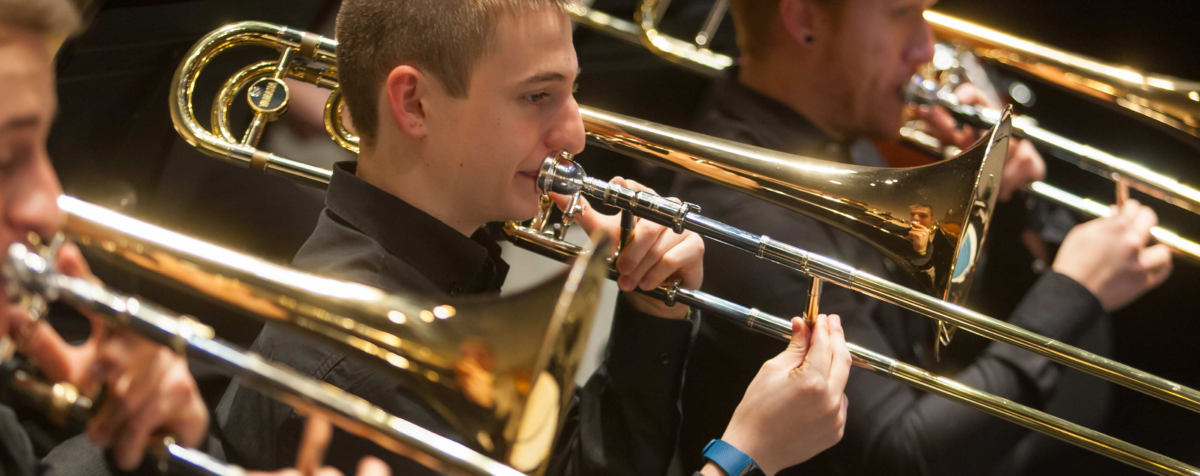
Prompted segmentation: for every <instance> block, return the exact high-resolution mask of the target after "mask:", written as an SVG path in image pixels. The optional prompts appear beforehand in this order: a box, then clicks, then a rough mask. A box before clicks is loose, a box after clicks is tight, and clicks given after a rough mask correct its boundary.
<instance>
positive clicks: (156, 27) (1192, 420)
mask: <svg viewBox="0 0 1200 476" xmlns="http://www.w3.org/2000/svg"><path fill="white" fill-rule="evenodd" d="M632 3H633V2H631V1H629V0H617V1H606V0H598V3H597V7H598V8H599V9H602V10H604V11H607V12H610V13H612V14H614V15H618V16H621V17H623V18H632V16H631V10H632ZM709 3H710V2H708V1H694V0H693V1H687V2H685V1H683V0H677V1H676V2H675V4H676V5H674V6H673V7H672V10H671V11H670V12H669V16H668V20H667V21H666V23H665V25H664V29H665V30H667V31H668V32H677V33H678V35H679V36H682V37H690V36H691V35H693V34H694V32H695V29H696V28H697V27H698V25H699V22H700V21H702V20H703V16H704V12H705V9H706V7H707V4H709ZM333 8H335V4H334V3H332V2H325V1H319V0H309V1H300V0H256V1H252V2H251V1H235V0H224V1H211V0H210V1H149V0H141V1H138V0H125V1H122V0H109V1H107V2H103V3H101V4H100V6H99V8H98V10H97V13H96V16H95V18H94V19H93V20H92V24H91V27H90V28H89V29H88V30H87V31H86V32H85V33H84V34H83V35H82V36H80V37H79V38H77V39H75V40H73V41H71V42H69V43H68V44H67V45H66V46H65V47H64V50H63V51H62V52H61V53H60V63H59V66H58V69H59V93H60V113H59V118H58V122H57V124H56V126H55V130H54V132H53V134H52V137H51V141H50V147H51V154H52V156H53V157H54V160H55V163H56V166H57V167H58V170H59V172H60V175H61V176H62V178H63V183H64V187H65V189H66V191H67V192H68V193H71V194H75V195H78V196H80V197H81V198H84V199H87V200H91V201H96V202H100V203H106V204H115V203H117V202H119V201H121V200H124V199H127V198H129V197H136V204H135V205H133V206H130V207H127V208H126V209H125V211H126V212H127V213H131V214H133V215H135V216H138V217H141V218H144V219H147V220H150V221H152V222H155V223H159V224H162V225H164V226H167V227H170V228H173V229H177V230H180V231H182V232H185V233H189V234H193V235H196V236H198V237H200V238H202V239H207V240H211V241H214V242H217V243H219V244H223V245H225V246H229V247H232V248H235V249H239V250H243V251H246V252H249V253H252V254H256V255H260V256H265V257H267V258H268V259H272V260H275V261H278V262H286V261H287V260H288V259H289V258H290V257H291V256H292V255H293V254H294V252H295V251H296V249H297V248H298V247H299V246H300V244H301V243H303V240H304V239H305V238H306V237H307V235H308V232H309V230H311V228H312V226H313V225H314V224H315V220H316V216H317V213H318V212H319V211H320V209H321V195H320V194H319V193H316V192H314V191H312V190H307V189H304V188H303V187H301V186H297V185H294V184H291V183H288V182H286V181H284V180H283V179H278V178H274V177H268V176H265V175H263V174H259V173H254V172H250V171H247V170H243V169H239V168H235V167H232V166H229V165H226V164H221V163H219V162H217V161H215V160H213V159H210V158H208V157H206V156H203V155H201V154H199V153H198V152H195V151H194V150H192V149H191V147H189V146H187V144H185V143H183V142H182V141H181V140H180V139H179V138H178V136H177V135H176V134H175V132H174V130H173V128H172V125H171V121H170V117H169V114H168V112H167V99H166V98H167V96H166V95H167V88H168V85H169V83H170V80H171V76H172V74H173V73H174V70H175V68H176V66H177V65H178V63H179V60H180V58H181V57H182V55H183V53H184V52H185V51H186V50H187V49H188V48H189V47H190V46H191V45H192V44H193V43H194V42H195V41H196V40H197V39H199V38H200V36H202V35H203V34H205V33H207V32H209V31H211V30H213V29H215V28H217V27H219V26H221V25H223V24H226V23H228V22H232V21H238V20H250V19H254V20H263V21H271V22H276V23H283V24H287V25H290V26H293V27H297V28H305V29H312V28H313V27H314V25H316V24H318V23H319V21H320V19H321V18H322V16H324V15H329V14H331V12H333V11H334V10H333ZM936 9H937V10H939V11H942V12H944V13H947V14H951V15H955V16H959V17H962V18H965V19H969V20H972V21H975V22H977V23H981V24H984V25H987V26H990V27H992V28H996V29H1000V30H1004V31H1007V32H1009V33H1012V34H1015V35H1018V36H1022V37H1026V38H1028V39H1031V40H1034V41H1038V42H1041V43H1044V44H1048V45H1052V46H1054V47H1057V48H1060V49H1064V50H1067V51H1072V52H1076V53H1079V54H1083V55H1087V56H1091V57H1094V58H1097V59H1100V60H1102V61H1105V62H1109V63H1117V64H1124V65H1130V66H1133V67H1136V68H1141V69H1145V70H1148V71H1153V72H1158V73H1163V74H1168V75H1173V76H1179V77H1183V78H1189V79H1200V61H1197V60H1198V59H1200V3H1197V2H1191V1H1183V0H1179V1H1163V0H1150V1H1141V2H1128V1H1121V2H1118V1H1114V0H1097V1H1089V2H1080V1H1073V2H1072V1H1067V2H1064V1H1044V0H1043V1H1034V0H1011V1H1003V2H1001V1H992V2H979V1H966V0H943V1H942V2H941V3H940V4H939V5H938V6H937V7H936ZM722 31H723V33H722V35H721V36H719V37H718V40H717V49H718V50H722V51H725V52H732V51H731V50H732V38H731V31H732V25H731V22H729V21H728V20H727V21H726V22H725V24H724V28H723V30H722ZM576 46H577V50H578V52H579V56H580V62H581V66H582V67H583V70H584V74H583V76H582V77H581V78H580V91H579V94H578V99H579V101H580V103H582V104H586V105H589V106H594V107H598V108H602V109H609V110H613V111H616V112H620V113H623V114H627V115H633V116H638V117H642V118H646V119H649V120H653V121H657V122H662V123H666V124H669V125H675V126H680V127H686V126H687V125H688V123H689V120H690V118H691V115H692V114H693V113H694V112H695V108H696V107H697V105H698V103H699V101H700V99H701V97H702V95H703V93H704V91H705V89H706V88H707V87H708V85H709V84H710V80H709V79H707V78H704V77H701V76H699V75H697V74H694V73H690V72H688V71H686V70H683V69H681V68H678V67H675V66H672V65H670V64H668V63H666V62H664V61H662V60H660V59H658V58H656V57H654V56H653V55H651V54H650V53H647V52H645V51H643V50H641V49H640V48H639V47H636V46H634V45H630V44H626V43H622V42H620V41H617V40H613V39H610V38H607V37H604V36H603V35H598V34H596V33H594V32H591V31H588V30H585V29H582V28H581V29H579V30H578V31H577V33H576ZM264 55H266V56H273V55H274V54H273V53H271V52H269V51H267V50H261V51H253V50H250V51H246V52H237V53H228V54H226V55H224V56H225V57H223V58H222V60H221V61H217V62H215V63H214V66H212V68H211V69H210V70H208V73H207V74H206V76H204V77H205V78H209V80H208V82H207V83H206V84H202V85H201V87H200V88H199V89H198V93H197V97H198V98H199V100H198V101H197V102H196V104H197V109H198V114H197V115H198V116H200V117H207V108H206V106H205V105H206V104H208V101H209V99H206V97H211V94H212V93H213V90H215V88H216V85H217V84H216V83H218V82H219V81H222V80H224V78H225V77H226V76H227V75H228V73H229V72H231V71H232V70H233V69H234V68H237V67H241V66H243V65H245V64H247V62H246V61H248V59H249V58H254V59H259V58H263V57H265V56H264ZM1026 82H1027V83H1028V84H1030V85H1031V86H1032V87H1033V89H1034V91H1035V93H1036V94H1037V98H1038V101H1037V104H1036V105H1035V106H1034V107H1033V108H1032V109H1030V110H1028V111H1025V112H1028V113H1029V114H1031V115H1035V117H1037V118H1038V119H1039V120H1040V121H1041V124H1042V125H1043V126H1044V127H1047V128H1048V129H1050V130H1053V131H1055V132H1057V133H1060V134H1062V135H1065V136H1067V137H1071V138H1074V139H1076V140H1079V141H1081V142H1085V143H1089V144H1091V145H1094V146H1096V147H1099V148H1101V149H1104V150H1107V151H1109V152H1112V153H1114V154H1116V155H1119V156H1124V157H1129V158H1134V159H1137V160H1139V161H1141V162H1143V163H1145V164H1146V165H1148V166H1150V167H1152V168H1154V169H1156V170H1158V171H1161V172H1164V173H1166V174H1167V175H1171V176H1174V177H1177V178H1179V179H1180V180H1181V181H1183V182H1184V183H1188V184H1193V185H1194V184H1200V164H1198V163H1197V161H1196V159H1197V157H1200V152H1198V151H1197V149H1195V148H1192V147H1190V146H1187V145H1184V144H1182V143H1181V142H1178V141H1176V140H1173V139H1172V138H1170V136H1168V135H1166V134H1163V133H1162V132H1161V131H1159V130H1157V129H1155V128H1153V127H1150V126H1147V125H1146V124H1144V123H1142V122H1139V121H1136V120H1133V119H1130V118H1128V117H1125V116H1123V115H1122V114H1120V113H1117V112H1114V111H1112V110H1110V109H1107V108H1105V107H1103V106H1100V105H1097V104H1094V103H1091V102H1088V101H1084V100H1081V99H1079V98H1077V97H1076V96H1073V95H1070V94H1065V93H1063V92H1062V91H1060V90H1058V89H1056V88H1054V87H1053V86H1048V85H1043V84H1039V83H1037V82H1036V81H1026ZM243 123H244V120H243ZM268 131H269V129H268ZM268 133H269V132H268ZM581 160H583V161H584V162H585V163H586V165H587V166H588V170H589V172H591V173H592V174H593V175H596V176H599V177H605V178H607V177H608V176H611V175H613V174H616V173H622V174H626V175H631V174H632V175H635V176H638V177H640V178H642V179H644V180H645V181H647V182H649V183H651V184H652V185H657V186H658V188H659V190H660V191H663V190H665V188H666V186H665V185H663V184H665V183H667V181H668V180H669V178H670V177H669V174H666V173H665V172H662V171H652V170H645V169H637V168H633V167H632V166H631V165H630V164H628V163H627V162H624V161H622V160H621V159H619V158H615V157H611V156H606V155H603V154H601V153H598V152H592V153H589V154H585V156H584V157H582V158H581ZM1047 161H1048V165H1049V166H1050V177H1051V182H1052V183H1055V184H1057V185H1059V186H1061V187H1063V188H1066V189H1068V190H1071V191H1073V192H1076V193H1078V194H1083V195H1086V196H1090V197H1092V198H1096V199H1098V200H1101V201H1111V200H1112V185H1111V183H1110V182H1107V181H1104V180H1103V179H1100V178H1098V177H1095V176H1093V175H1091V174H1088V173H1086V172H1082V171H1080V170H1078V169H1074V168H1072V166H1070V165H1066V164H1064V163H1061V162H1059V161H1055V160H1053V159H1048V160H1047ZM683 198H685V199H686V197H683ZM1153 205H1154V207H1155V208H1156V210H1158V211H1159V212H1160V216H1161V218H1162V221H1163V222H1164V224H1167V225H1169V226H1170V227H1172V228H1173V229H1175V230H1176V231H1179V232H1182V233H1183V234H1184V235H1185V236H1193V237H1196V236H1200V217H1196V216H1194V215H1190V214H1187V213H1184V212H1181V211H1180V210H1179V209H1177V208H1175V207H1171V206H1167V205H1163V204H1161V203H1153ZM1020 208H1022V207H1021V206H1011V207H1010V211H1009V212H1008V213H1005V214H1003V215H1002V216H1001V217H999V218H998V219H997V220H998V222H997V223H996V225H995V227H996V230H998V231H997V233H996V234H993V237H992V238H990V239H989V240H990V243H991V245H990V246H992V248H993V249H992V250H991V254H992V255H993V256H1003V257H1004V259H1003V260H995V259H993V260H992V262H993V263H996V262H997V261H1001V262H1000V263H999V264H993V265H990V267H989V270H988V272H987V273H986V274H985V275H984V276H982V277H981V278H980V280H979V281H977V284H976V288H975V291H974V294H975V296H977V297H978V300H979V301H980V303H979V307H980V309H981V310H983V311H985V312H986V313H988V314H989V315H994V316H1002V315H1007V312H1006V310H1005V309H1006V308H1011V307H1012V306H1014V305H1015V303H1016V300H1017V299H1018V298H1019V296H1020V294H1021V292H1022V289H1023V288H1024V287H1026V286H1028V284H1029V279H1031V277H1032V274H1031V272H1029V271H1028V270H1029V269H1030V268H1029V265H1030V259H1031V258H1030V257H1029V256H1028V254H1027V253H1023V251H1022V250H1020V249H1019V248H1013V247H1012V246H1009V247H1007V248H1005V247H1004V245H1003V244H1002V243H1001V242H1004V243H1009V244H1011V243H1013V242H1014V241H1013V240H1014V239H1015V238H1011V237H1010V238H1005V237H1004V236H1003V233H1002V232H1003V231H1004V230H1005V229H1008V230H1010V231H1011V230H1014V229H1019V228H1020V226H1021V221H1020V219H1021V215H1022V213H1020V210H1019V209H1020ZM1006 220H1007V222H1006ZM998 243H1001V244H998ZM100 272H101V273H104V272H105V271H104V270H103V269H101V270H100ZM1198 283H1200V268H1198V267H1196V266H1194V265H1190V264H1187V263H1184V262H1177V264H1176V269H1175V273H1174V275H1173V276H1172V278H1171V280H1170V281H1169V282H1168V284H1166V285H1164V286H1163V287H1161V288H1160V289H1158V290H1156V291H1154V292H1152V293H1150V294H1149V295H1148V296H1146V297H1145V298H1143V299H1142V300H1141V301H1139V302H1138V303H1137V304H1135V305H1133V306H1130V307H1129V308H1127V309H1125V310H1123V311H1121V312H1119V313H1117V314H1116V315H1115V316H1114V322H1115V324H1114V334H1115V336H1116V359H1117V360H1119V361H1121V362H1124V363H1127V364H1130V365H1132V366H1134V367H1137V368H1139V369H1143V370H1146V371H1149V372H1151V373H1154V374H1157V375H1159V376H1162V377H1165V378H1168V379H1173V380H1176V381H1178V382H1180V383H1182V384H1184V385H1188V386H1191V387H1193V388H1195V387H1200V366H1198V365H1197V364H1196V362H1197V359H1196V352H1195V350H1194V349H1195V348H1196V342H1195V337H1196V336H1197V335H1200V332H1198V331H1200V326H1198V325H1197V324H1196V323H1195V321H1196V318H1197V312H1196V307H1197V306H1196V303H1197V296H1196V293H1195V291H1196V290H1197V288H1198V286H1197V284H1198ZM126 287H128V288H130V290H133V291H137V292H141V293H143V294H146V295H149V296H151V297H152V298H154V299H157V300H159V301H163V303H164V304H167V305H168V306H170V307H173V308H176V309H178V310H180V311H182V312H189V313H191V314H193V315H199V316H206V315H220V313H218V312H206V308H205V305H203V304H200V303H195V302H192V301H190V300H186V299H183V298H182V297H180V296H174V295H172V294H171V293H170V292H168V291H167V290H165V289H162V288H161V286H156V285H154V284H152V283H144V282H143V283H138V282H136V281H134V282H130V283H129V284H127V285H126ZM210 323H212V324H214V325H215V326H216V327H217V328H218V334H219V335H222V336H225V337H226V338H228V339H230V340H233V341H235V342H239V343H242V344H243V345H248V343H249V341H250V340H251V339H252V338H253V336H254V335H255V334H256V333H257V326H254V325H248V324H246V323H244V322H241V321H231V322H225V321H221V320H219V319H217V320H215V322H212V320H210ZM960 335H961V334H960ZM964 340H966V341H968V343H967V344H964V345H966V346H967V347H970V345H971V344H970V342H969V339H964ZM213 388H214V389H216V390H220V388H219V385H214V386H213ZM216 390H214V392H215V391H216ZM1197 429H1200V415H1196V414H1194V413H1189V412H1187V411H1185V410H1182V409H1179V408H1177V407H1174V406H1171V405H1169V404H1166V403H1163V402H1159V401H1155V400H1153V399H1150V398H1148V397H1143V396H1141V395H1140V394H1136V393H1134V392H1132V391H1126V390H1122V391H1120V392H1119V394H1118V400H1117V411H1116V412H1115V414H1114V420H1113V422H1112V423H1111V425H1110V426H1109V427H1108V428H1106V429H1105V430H1106V431H1108V432H1110V433H1111V434H1113V435H1114V436H1116V437H1118V438H1122V439H1125V440H1128V441H1131V442H1134V443H1136V444H1139V445H1141V446H1144V447H1146V448H1147V449H1151V450H1154V451H1159V452H1162V453H1164V454H1167V455H1169V456H1172V457H1175V458H1178V459H1180V460H1183V461H1185V462H1189V463H1191V464H1194V465H1196V464H1200V439H1198V438H1196V437H1195V436H1194V435H1195V434H1196V430H1197ZM1081 453H1082V452H1081ZM1069 471H1070V473H1083V472H1085V471H1087V472H1091V473H1094V474H1129V473H1133V472H1134V471H1133V470H1132V469H1128V468H1127V467H1125V466H1121V465H1119V464H1115V463H1111V462H1108V461H1107V460H1105V459H1103V458H1100V457H1097V456H1094V455H1091V454H1081V455H1080V456H1079V458H1078V459H1077V465H1076V466H1074V467H1072V468H1071V469H1070V470H1069Z"/></svg>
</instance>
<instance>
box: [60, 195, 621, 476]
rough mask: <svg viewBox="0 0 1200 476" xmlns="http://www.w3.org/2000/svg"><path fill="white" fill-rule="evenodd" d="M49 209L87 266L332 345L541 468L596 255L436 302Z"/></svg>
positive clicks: (584, 317)
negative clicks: (520, 286)
mask: <svg viewBox="0 0 1200 476" xmlns="http://www.w3.org/2000/svg"><path fill="white" fill-rule="evenodd" d="M59 207H60V208H61V209H62V210H63V211H64V212H65V213H66V214H67V229H68V234H69V236H70V237H71V239H72V240H73V241H75V242H76V243H78V244H79V245H80V247H81V248H82V249H84V250H85V251H88V252H89V253H90V254H91V255H92V256H94V257H95V258H98V259H102V260H104V261H106V262H110V263H112V264H113V265H115V266H117V267H118V268H120V269H124V270H128V271H130V272H133V273H135V274H139V275H144V276H148V277H149V278H151V279H154V280H159V281H165V282H166V283H168V284H170V285H173V286H175V287H177V288H179V289H181V290H183V291H185V292H188V293H190V294H193V295H196V296H198V297H201V298H211V299H216V300H218V301H220V302H221V303H223V304H225V305H226V307H228V308H229V309H231V310H232V311H234V312H236V313H238V314H240V315H243V316H245V317H249V318H253V319H257V320H260V321H263V322H267V323H274V324H276V325H280V326H282V327H283V328H285V329H288V330H290V331H295V332H301V333H302V334H304V335H306V336H310V337H312V338H314V339H317V340H319V341H320V342H322V343H324V344H327V345H333V346H337V347H339V348H341V349H344V350H345V351H347V355H350V356H356V357H358V358H359V359H360V360H363V361H364V362H367V363H370V364H375V365H376V366H377V367H378V368H380V369H382V370H384V371H386V372H388V373H389V374H390V375H391V376H393V377H394V378H396V379H397V380H399V381H401V382H404V384H405V386H406V387H407V388H409V389H411V390H412V391H413V392H415V393H417V394H418V395H420V396H421V397H422V398H423V401H425V402H427V403H428V404H429V405H430V407H432V408H433V409H434V410H435V411H437V412H438V414H439V415H440V416H441V417H442V418H444V419H445V421H447V422H448V423H449V424H450V425H451V426H452V427H453V428H454V430H455V431H456V433H458V434H459V435H462V436H463V437H465V438H466V439H467V440H468V441H471V442H472V444H471V453H472V454H473V453H475V452H477V453H478V454H479V455H481V456H485V457H487V458H489V459H492V460H496V461H500V462H502V463H504V464H506V465H509V466H512V467H514V468H516V469H518V470H520V471H522V472H526V473H530V474H540V471H543V470H544V469H545V466H546V463H547V462H548V458H549V456H550V450H551V446H552V444H553V443H554V438H555V435H556V434H557V431H558V429H559V427H560V425H561V424H562V422H563V419H564V418H565V415H564V414H563V413H562V411H561V410H562V409H563V408H565V407H566V405H567V403H568V402H569V401H570V399H571V397H572V394H573V390H574V382H575V380H574V378H575V372H576V369H577V368H578V365H579V363H580V362H581V360H582V357H583V355H582V353H583V351H584V347H585V345H586V342H587V335H588V333H589V332H590V329H591V322H592V319H593V317H594V314H595V306H596V303H597V299H598V298H599V286H600V283H601V282H602V281H603V279H604V276H605V272H606V271H605V266H604V265H603V263H602V261H603V260H604V257H602V256H600V254H598V253H591V254H589V255H588V256H589V260H590V261H589V260H580V261H579V262H578V263H577V264H576V265H575V266H574V267H572V268H571V270H570V272H569V273H567V274H564V275H561V276H558V277H556V278H554V279H552V280H550V281H548V282H546V283H544V284H542V285H540V286H537V287H535V288H534V289H532V290H529V291H526V292H524V293H521V294H519V295H516V296H512V297H507V298H503V299H497V298H482V297H465V298H453V299H451V298H446V299H438V298H429V297H423V296H416V295H410V294H404V293H385V292H383V291H380V290H378V289H375V288H372V287H368V286H364V285H360V284H356V283H349V282H343V281H338V280H334V279H329V278H324V277H320V276H315V275H311V274H307V273H302V272H299V271H295V270H292V269H289V268H285V267H281V266H277V265H273V264H270V263H266V262H264V261H261V260H258V259H255V258H252V257H249V256H246V255H242V254H239V253H236V252H233V251H230V250H227V249H224V248H220V247H217V246H215V245H211V244H208V243H205V242H202V241H200V240H196V239H193V238H190V237H187V236H184V235H181V234H178V233H174V232H171V231H169V230H165V229H162V228H159V227H155V226H153V225H150V224H148V223H145V222H141V221H138V220H135V219H132V218H130V217H127V216H124V215H120V214H118V213H116V212H113V211H111V210H107V209H103V208H101V207H97V206H95V205H91V204H88V203H85V202H82V201H79V200H76V199H74V198H71V197H66V196H63V197H61V198H60V199H59ZM480 353H483V354H485V355H486V356H487V358H483V359H481V358H480V357H479V356H478V355H477V354H480ZM481 382H486V384H485V385H481V384H480V383H481ZM325 387H328V386H327V385H325ZM376 413H380V412H369V413H368V415H367V416H370V415H375V414H376ZM351 423H355V424H357V422H353V421H352V422H351ZM363 424H364V425H368V426H369V425H370V424H375V425H376V426H378V428H381V429H385V430H387V429H391V428H392V426H391V423H389V421H387V420H383V421H376V420H367V421H366V422H365V423H363ZM368 429H370V428H368ZM388 431H394V430H388ZM421 431H424V430H421ZM426 433H428V432H426ZM369 436H370V434H368V435H367V436H364V437H369ZM376 436H377V435H376ZM372 439H373V440H374V441H376V442H380V438H372ZM380 444H381V445H382V446H384V447H387V448H394V447H395V445H389V444H387V441H383V442H380ZM432 449H435V450H436V448H432ZM462 451H466V448H462ZM476 474H478V473H476ZM484 474H486V473H484Z"/></svg>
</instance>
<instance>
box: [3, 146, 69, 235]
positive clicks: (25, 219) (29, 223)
mask: <svg viewBox="0 0 1200 476" xmlns="http://www.w3.org/2000/svg"><path fill="white" fill-rule="evenodd" d="M35 161H36V164H34V165H33V169H32V170H31V171H30V172H31V176H30V177H28V179H27V180H21V181H19V182H18V183H19V185H17V186H16V187H15V188H14V189H12V190H10V192H9V193H10V194H11V195H10V196H9V200H8V203H9V205H8V208H7V210H5V212H6V213H5V214H6V216H5V225H6V226H7V227H9V229H10V230H9V231H11V232H14V233H13V234H12V235H11V236H15V237H24V236H25V235H26V234H28V233H30V232H33V233H37V234H38V235H40V236H42V237H45V238H50V237H53V236H54V235H55V234H57V233H58V232H59V231H60V230H61V229H62V217H61V215H60V212H59V209H58V196H59V195H61V194H62V187H61V186H60V185H59V183H58V177H57V176H56V175H55V174H54V169H53V168H51V166H50V161H49V159H48V158H46V157H44V156H43V157H39V158H37V159H35Z"/></svg>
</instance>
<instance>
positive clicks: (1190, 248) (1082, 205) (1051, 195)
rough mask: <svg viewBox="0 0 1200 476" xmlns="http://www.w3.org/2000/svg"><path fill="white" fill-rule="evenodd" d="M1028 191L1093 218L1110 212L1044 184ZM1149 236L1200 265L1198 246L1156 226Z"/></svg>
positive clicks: (1104, 207) (1032, 184)
mask: <svg viewBox="0 0 1200 476" xmlns="http://www.w3.org/2000/svg"><path fill="white" fill-rule="evenodd" d="M1028 190H1029V192H1030V193H1033V194H1034V195H1037V196H1039V197H1043V198H1047V199H1050V200H1052V201H1054V202H1055V203H1059V204H1062V205H1064V206H1066V207H1068V208H1071V209H1073V210H1075V211H1078V212H1081V213H1084V214H1087V215H1090V216H1093V217H1107V216H1109V215H1110V214H1111V213H1112V211H1111V210H1109V208H1108V207H1107V206H1104V204H1101V203H1099V202H1095V201H1092V200H1090V199H1087V198H1083V197H1080V196H1077V195H1074V194H1072V193H1070V192H1067V191H1066V190H1063V189H1060V188H1058V187H1055V186H1053V185H1050V184H1048V183H1045V182H1034V183H1031V184H1029V187H1028ZM1150 235H1151V236H1153V237H1154V239H1155V240H1158V242H1159V243H1162V244H1165V245H1167V246H1168V247H1170V248H1171V251H1173V252H1174V253H1175V256H1178V257H1181V258H1184V259H1186V260H1188V261H1190V262H1192V263H1193V264H1197V265H1200V244H1197V243H1196V242H1194V241H1191V240H1188V239H1187V238H1184V237H1182V236H1179V234H1178V233H1175V232H1173V231H1171V230H1168V229H1166V228H1163V227H1161V226H1156V227H1154V228H1151V229H1150Z"/></svg>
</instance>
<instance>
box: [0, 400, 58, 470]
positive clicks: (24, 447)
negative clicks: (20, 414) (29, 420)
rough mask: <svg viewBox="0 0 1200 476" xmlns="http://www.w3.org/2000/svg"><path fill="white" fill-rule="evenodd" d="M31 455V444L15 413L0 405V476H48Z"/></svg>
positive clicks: (35, 457)
mask: <svg viewBox="0 0 1200 476" xmlns="http://www.w3.org/2000/svg"><path fill="white" fill-rule="evenodd" d="M51 474H53V473H52V472H51V471H49V470H48V468H46V467H43V466H42V465H41V463H40V462H39V461H38V459H37V456H34V454H33V442H31V441H29V435H28V434H26V433H25V429H24V428H22V427H21V423H20V422H19V421H18V420H17V415H16V413H13V409H12V408H10V407H8V406H7V405H0V476H50V475H51Z"/></svg>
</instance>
